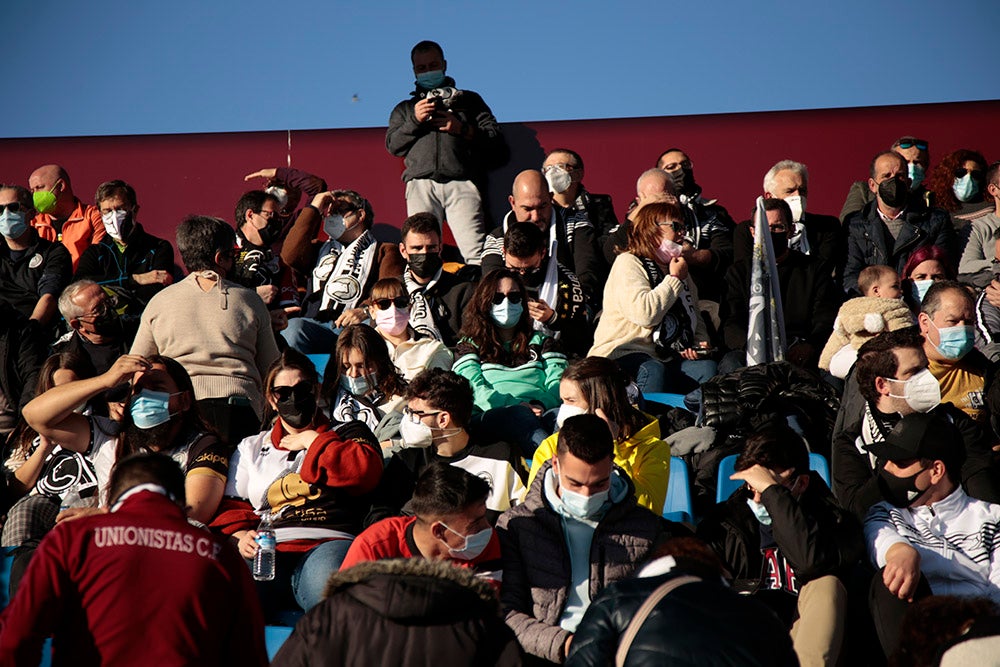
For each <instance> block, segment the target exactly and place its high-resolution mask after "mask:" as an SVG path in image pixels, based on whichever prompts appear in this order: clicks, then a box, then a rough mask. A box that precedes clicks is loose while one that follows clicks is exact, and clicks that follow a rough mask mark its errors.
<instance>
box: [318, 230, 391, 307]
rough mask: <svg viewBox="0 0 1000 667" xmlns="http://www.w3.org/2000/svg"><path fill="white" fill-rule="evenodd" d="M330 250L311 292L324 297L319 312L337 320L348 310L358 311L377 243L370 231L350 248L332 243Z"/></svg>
mask: <svg viewBox="0 0 1000 667" xmlns="http://www.w3.org/2000/svg"><path fill="white" fill-rule="evenodd" d="M328 243H329V244H330V246H329V250H328V251H327V253H326V255H324V256H323V258H322V259H320V261H319V262H318V263H317V264H316V268H315V269H313V272H312V284H311V287H312V292H313V294H316V293H319V294H321V295H322V296H321V300H320V306H319V310H320V312H321V313H324V314H325V313H327V312H328V313H329V314H330V315H331V317H332V318H336V317H337V316H339V315H340V313H342V312H343V311H345V310H348V309H351V308H357V307H358V304H359V303H360V302H361V295H362V291H363V290H364V286H365V284H366V283H367V282H368V276H369V274H370V273H371V270H372V266H373V265H374V264H375V253H376V251H377V249H378V242H376V240H375V237H374V236H373V235H372V233H371V230H365V233H364V234H362V235H361V236H359V237H358V238H356V239H354V241H352V242H351V243H350V245H348V246H347V247H344V246H342V245H341V244H340V243H338V242H336V241H329V242H328Z"/></svg>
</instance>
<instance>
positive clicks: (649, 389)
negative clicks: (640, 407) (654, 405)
mask: <svg viewBox="0 0 1000 667" xmlns="http://www.w3.org/2000/svg"><path fill="white" fill-rule="evenodd" d="M615 361H617V362H618V366H619V368H621V369H622V370H623V371H624V372H625V373H626V374H627V375H628V376H629V377H633V378H635V383H636V384H637V385H638V386H639V389H641V390H642V393H644V394H650V393H660V392H663V391H665V389H664V388H663V385H664V379H665V377H666V369H664V368H663V362H662V361H660V360H659V359H656V358H654V357H651V356H649V355H648V354H646V353H645V352H631V353H629V354H626V355H625V356H624V357H618V359H616V360H615Z"/></svg>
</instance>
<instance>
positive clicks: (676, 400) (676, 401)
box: [642, 393, 687, 410]
mask: <svg viewBox="0 0 1000 667" xmlns="http://www.w3.org/2000/svg"><path fill="white" fill-rule="evenodd" d="M642 397H643V398H645V399H646V400H647V401H654V402H656V403H662V404H663V405H669V406H670V407H672V408H684V409H685V410H686V409H687V406H686V405H684V394H667V393H652V394H643V395H642Z"/></svg>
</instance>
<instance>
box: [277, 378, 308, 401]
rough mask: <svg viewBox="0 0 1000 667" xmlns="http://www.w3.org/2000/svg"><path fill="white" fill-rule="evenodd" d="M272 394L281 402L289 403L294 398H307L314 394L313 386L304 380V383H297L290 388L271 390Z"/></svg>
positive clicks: (282, 387)
mask: <svg viewBox="0 0 1000 667" xmlns="http://www.w3.org/2000/svg"><path fill="white" fill-rule="evenodd" d="M271 393H272V394H273V395H274V397H275V398H277V399H278V401H279V402H284V401H287V400H288V399H290V398H292V397H293V396H294V397H295V398H305V397H306V396H308V395H309V394H311V393H312V385H311V384H309V383H308V382H306V381H305V380H303V381H302V382H299V383H296V384H294V385H292V386H291V387H289V386H281V387H274V388H272V389H271Z"/></svg>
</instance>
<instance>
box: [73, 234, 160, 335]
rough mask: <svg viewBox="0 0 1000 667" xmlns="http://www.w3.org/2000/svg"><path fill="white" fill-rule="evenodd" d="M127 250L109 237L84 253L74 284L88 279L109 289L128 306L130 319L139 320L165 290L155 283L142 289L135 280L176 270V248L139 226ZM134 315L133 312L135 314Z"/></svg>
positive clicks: (130, 236)
mask: <svg viewBox="0 0 1000 667" xmlns="http://www.w3.org/2000/svg"><path fill="white" fill-rule="evenodd" d="M126 241H127V242H128V243H127V245H126V246H125V249H124V250H121V249H119V247H118V244H117V243H116V242H115V240H114V239H113V238H111V237H110V236H105V237H104V238H103V239H101V241H100V243H97V244H95V245H92V246H90V247H89V248H87V249H86V250H84V251H83V255H81V256H80V262H79V264H77V265H76V274H75V275H74V276H73V280H80V279H82V278H87V279H89V280H93V281H94V282H96V283H98V284H100V285H102V286H107V287H110V288H111V289H112V291H114V292H115V293H117V294H118V295H119V296H120V297H124V298H125V299H127V300H128V301H129V302H130V303H129V311H130V312H129V315H132V316H135V317H138V316H139V314H140V313H141V311H142V309H143V307H145V305H146V304H147V303H149V300H150V299H152V298H153V295H154V294H156V293H157V292H159V291H160V290H161V289H163V287H164V286H163V285H161V284H159V283H153V284H151V285H140V284H139V283H137V282H136V281H135V280H133V279H132V276H134V275H136V274H139V273H149V272H150V271H167V272H168V273H172V272H173V270H174V247H173V246H172V245H170V242H169V241H165V240H163V239H161V238H157V237H155V236H153V235H152V234H148V233H146V230H144V229H143V228H142V225H140V224H139V223H136V224H135V227H133V228H132V232H131V233H130V234H129V235H128V239H126ZM132 311H134V312H132Z"/></svg>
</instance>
